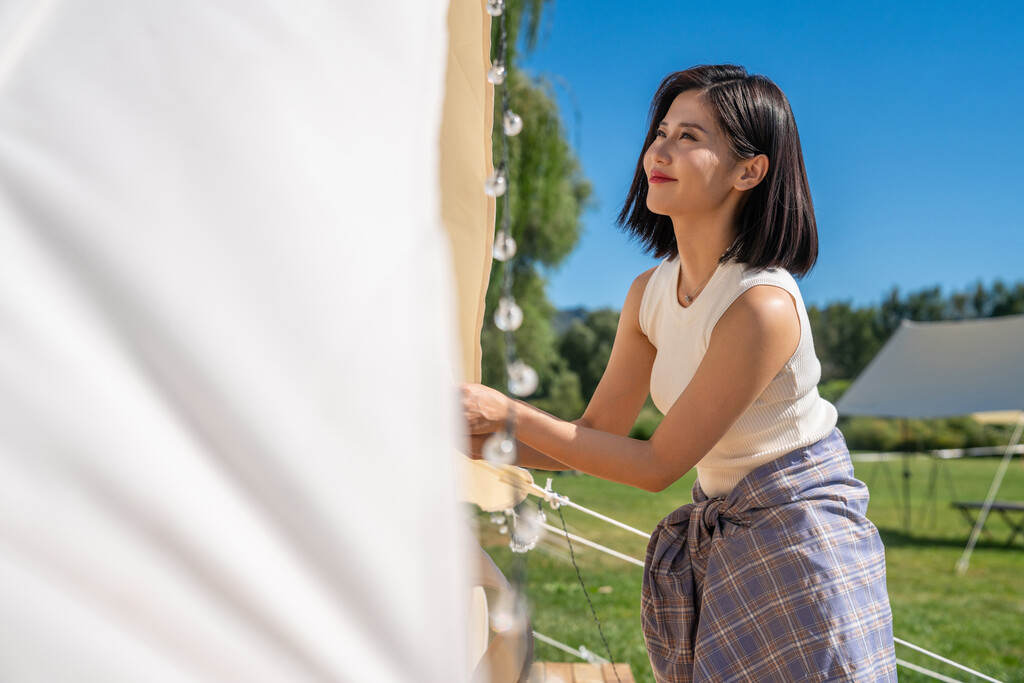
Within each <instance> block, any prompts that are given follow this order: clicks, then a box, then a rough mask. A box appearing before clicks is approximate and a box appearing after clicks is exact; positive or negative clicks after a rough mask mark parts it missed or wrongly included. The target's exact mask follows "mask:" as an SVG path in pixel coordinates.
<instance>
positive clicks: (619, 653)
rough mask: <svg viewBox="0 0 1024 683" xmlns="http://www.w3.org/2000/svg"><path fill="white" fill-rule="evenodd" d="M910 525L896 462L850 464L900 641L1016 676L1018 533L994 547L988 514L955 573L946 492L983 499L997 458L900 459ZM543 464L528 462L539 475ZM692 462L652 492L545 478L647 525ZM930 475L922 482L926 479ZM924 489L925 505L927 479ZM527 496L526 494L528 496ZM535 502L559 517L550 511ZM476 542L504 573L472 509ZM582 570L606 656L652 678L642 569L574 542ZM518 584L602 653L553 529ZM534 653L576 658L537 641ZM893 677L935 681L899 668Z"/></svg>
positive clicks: (1023, 614) (538, 615)
mask: <svg viewBox="0 0 1024 683" xmlns="http://www.w3.org/2000/svg"><path fill="white" fill-rule="evenodd" d="M907 465H908V467H909V472H910V477H909V484H910V502H911V516H910V528H909V530H906V529H904V508H903V507H902V506H901V503H900V498H899V496H901V495H902V490H903V483H904V481H903V479H904V478H903V462H902V461H900V460H894V461H888V462H884V463H877V462H855V463H854V470H855V473H856V476H857V478H858V479H860V480H862V481H864V482H866V483H868V484H869V486H870V490H871V502H870V504H869V506H868V517H869V518H870V519H871V521H872V522H873V523H874V524H875V526H877V527H878V529H879V531H880V533H881V536H882V540H883V542H884V543H885V548H886V553H885V556H886V568H887V585H888V589H889V600H890V603H891V605H892V612H893V630H894V632H895V635H896V637H897V638H901V639H903V640H906V641H909V642H911V643H914V644H915V645H918V646H920V647H923V648H925V649H927V650H930V651H932V652H935V653H937V654H939V655H942V656H944V657H947V658H949V659H952V660H953V661H956V662H959V663H961V664H963V665H965V666H968V667H970V668H972V669H975V670H977V671H980V672H981V673H984V674H987V675H989V676H992V677H993V678H996V679H998V680H1000V681H1004V682H1005V683H1024V539H1022V538H1021V537H1020V536H1018V537H1017V538H1016V540H1015V541H1014V542H1013V546H1012V547H1007V546H1006V545H1005V540H1006V538H1007V536H1008V535H1009V527H1008V526H1007V525H1006V524H1005V523H1004V522H1003V520H1002V519H1001V518H999V517H998V516H996V515H992V516H990V518H989V520H988V523H987V525H986V529H988V530H989V531H991V533H992V538H987V537H986V536H985V535H982V537H981V539H980V540H979V541H978V544H977V546H976V548H975V549H974V553H973V554H972V556H971V562H970V569H969V570H968V571H967V573H966V575H964V576H962V577H961V576H958V575H957V573H956V562H957V560H958V559H959V558H960V556H961V553H962V552H963V549H964V547H965V546H966V544H967V539H968V537H969V535H970V531H971V527H970V525H969V524H968V523H967V521H966V520H965V519H964V518H963V517H962V515H961V513H960V512H959V511H957V510H954V509H952V508H951V507H950V504H949V503H950V501H952V500H984V499H985V496H986V494H987V493H988V489H989V486H990V484H991V482H992V479H993V476H994V475H995V473H996V470H997V468H998V466H999V458H965V459H960V460H953V461H944V462H939V463H938V464H937V465H936V464H935V462H934V461H932V460H931V459H930V458H928V457H926V456H914V457H911V458H909V459H908V462H907ZM548 474H549V473H546V472H534V476H535V478H536V480H537V483H538V484H540V485H542V486H543V485H544V483H545V481H546V478H547V476H548ZM695 478H696V472H692V471H691V472H690V473H689V474H688V475H686V476H685V477H683V478H682V479H680V480H679V481H678V482H676V483H675V484H674V485H673V486H671V487H670V488H669V489H667V490H666V491H663V492H662V493H657V494H654V493H646V492H644V491H640V490H638V489H632V488H629V487H626V486H621V485H618V484H612V483H609V482H605V481H601V480H599V479H595V478H593V477H588V476H586V475H571V474H570V475H562V476H555V477H554V489H555V491H557V492H559V493H561V494H564V495H567V496H569V497H570V498H571V499H572V500H573V501H574V502H576V503H579V504H580V505H583V506H585V507H588V508H590V509H593V510H597V511H598V512H601V513H603V514H606V515H608V516H610V517H613V518H615V519H618V520H621V521H623V522H625V523H627V524H630V525H632V526H634V527H636V528H638V529H640V530H643V531H645V532H649V531H651V530H653V529H654V527H655V525H656V524H657V523H658V521H659V520H660V519H661V518H662V517H664V516H665V515H667V514H668V513H669V512H671V511H672V510H673V509H675V508H676V507H678V506H680V505H684V504H686V503H689V502H691V497H690V489H691V487H692V486H693V481H694V479H695ZM930 484H933V486H930ZM930 488H932V489H933V490H934V505H933V504H932V502H931V499H930V497H929V495H928V494H929V489H930ZM530 500H531V501H535V500H536V499H534V498H531V499H530ZM997 500H1009V501H1024V468H1022V467H1021V461H1020V458H1019V457H1015V458H1014V460H1013V462H1011V463H1010V466H1009V469H1008V471H1007V473H1006V477H1005V479H1004V480H1003V484H1002V487H1001V488H1000V491H999V494H998V496H997ZM544 509H545V512H546V514H547V517H548V521H549V523H550V524H552V525H554V526H556V527H558V526H560V524H561V523H560V521H559V519H558V513H557V512H555V511H553V510H551V509H550V508H548V506H547V505H546V504H545V506H544ZM563 511H564V515H565V521H566V523H567V525H568V528H569V531H571V532H574V533H577V534H579V535H581V536H584V537H585V538H589V539H591V540H593V541H596V542H598V543H601V544H603V545H606V546H609V547H611V548H614V549H616V550H618V551H620V552H623V553H626V554H628V555H631V556H633V557H636V558H637V559H640V560H643V558H644V552H645V549H646V545H647V544H646V540H645V539H644V538H640V537H639V536H635V535H633V534H630V533H628V532H626V531H623V530H620V529H618V528H616V527H614V526H611V525H608V524H605V523H604V522H601V521H599V520H597V519H594V518H592V517H589V516H587V515H584V514H582V513H580V512H578V511H575V510H572V509H563ZM478 522H479V524H478V527H479V528H478V531H479V538H480V540H481V544H482V545H483V546H484V548H485V549H487V551H488V552H489V553H490V554H491V557H493V558H494V560H495V562H496V563H497V564H498V566H499V567H501V569H502V571H504V572H505V574H506V576H511V570H512V566H513V564H512V563H513V558H514V555H513V554H512V553H511V552H510V551H509V550H508V538H507V536H502V535H500V534H499V533H498V530H497V527H494V526H493V525H491V524H490V522H489V516H488V515H484V514H480V515H479V516H478ZM574 550H575V552H576V559H577V561H578V563H579V566H580V570H581V573H582V576H583V580H584V582H585V583H586V585H587V589H588V592H589V594H590V598H591V601H592V602H593V604H594V607H595V609H596V610H597V616H598V617H599V618H600V620H601V623H602V625H603V628H604V633H605V635H606V636H607V639H608V642H609V645H610V646H611V654H612V657H613V658H614V661H616V662H628V663H629V664H630V666H631V667H632V670H633V675H634V676H635V677H636V680H637V681H648V682H653V677H652V675H651V672H650V665H649V663H648V660H647V652H646V649H645V647H644V641H643V635H642V633H641V631H640V579H641V572H642V570H641V569H640V568H639V567H635V566H633V565H630V564H627V563H625V562H623V561H621V560H618V559H616V558H612V557H609V556H607V555H604V554H602V553H599V552H598V551H596V550H592V549H589V548H585V547H581V546H579V545H574ZM526 557H527V561H526V577H527V580H526V585H527V596H528V599H529V602H530V609H531V618H532V620H533V628H534V630H536V631H538V632H540V633H543V634H545V635H547V636H550V637H552V638H555V639H556V640H559V641H561V642H563V643H566V644H568V645H570V646H571V647H578V646H579V645H585V646H586V647H587V649H589V650H592V651H594V652H597V653H598V654H601V655H602V656H604V657H607V654H605V653H604V647H603V645H602V643H601V639H600V636H599V635H598V632H597V627H596V626H595V624H594V621H593V618H592V617H591V615H590V610H589V607H588V606H587V602H586V600H585V599H584V596H583V593H582V589H581V588H580V585H579V582H578V580H577V578H576V572H575V570H574V569H573V567H572V564H571V562H570V561H569V553H568V548H567V545H566V543H565V539H564V537H556V536H554V535H553V534H550V533H549V534H548V535H547V536H546V537H545V538H544V539H543V541H542V542H541V543H540V544H539V545H538V547H537V548H535V549H534V550H533V551H531V552H530V553H528V554H527V556H526ZM896 656H897V658H899V659H901V660H904V661H908V662H911V663H914V664H917V665H920V666H924V667H926V668H928V669H931V670H933V671H937V672H938V673H941V674H943V675H946V676H949V677H951V678H953V679H955V680H959V681H980V680H982V679H979V678H976V677H974V676H971V675H970V674H967V673H966V672H962V671H960V670H959V669H956V668H955V667H952V666H949V665H947V664H943V663H942V662H939V661H937V660H934V659H932V658H930V657H928V656H926V655H923V654H921V653H918V652H916V651H914V650H912V649H910V648H908V647H905V646H903V645H900V644H897V645H896ZM535 659H536V660H537V661H552V662H554V661H579V660H578V659H575V658H574V657H573V656H572V655H568V654H565V653H563V652H561V651H560V650H557V649H555V648H553V647H550V646H548V645H545V644H543V643H540V642H537V644H536V656H535ZM899 678H900V681H903V682H909V683H914V682H917V681H921V682H925V681H932V680H934V679H932V678H930V677H928V676H925V675H923V674H920V673H917V672H914V671H911V670H910V669H907V668H906V667H902V666H901V667H899Z"/></svg>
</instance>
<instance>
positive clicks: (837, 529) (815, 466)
mask: <svg viewBox="0 0 1024 683" xmlns="http://www.w3.org/2000/svg"><path fill="white" fill-rule="evenodd" d="M692 493H693V501H694V502H692V503H690V504H687V505H684V506H682V507H680V508H678V509H677V510H675V511H673V512H672V513H671V514H669V515H668V516H667V517H665V518H664V519H663V520H662V521H661V522H660V523H659V524H658V526H657V528H656V529H655V531H654V533H653V534H652V535H651V540H650V542H649V544H648V547H647V560H646V563H645V568H644V577H643V586H642V596H641V597H642V602H643V630H644V638H645V640H646V641H647V647H648V653H649V655H650V658H651V666H652V667H653V669H654V673H655V677H656V679H657V680H658V681H659V683H679V682H686V683H691V682H698V681H699V682H703V681H708V682H710V681H716V682H719V683H720V682H723V681H749V680H758V681H779V682H780V683H782V682H786V683H790V682H792V681H829V680H842V681H872V682H874V681H890V680H891V681H895V680H896V661H895V649H894V646H893V638H892V614H891V610H890V607H889V601H888V593H887V590H886V585H885V554H884V547H883V545H882V542H881V539H880V537H879V535H878V530H877V529H876V528H875V526H874V525H873V524H872V523H871V522H870V520H868V519H867V517H865V516H864V513H865V512H866V510H867V504H868V497H869V496H868V491H867V487H866V486H865V485H864V483H863V482H861V481H859V480H857V479H856V478H854V476H853V465H852V463H851V461H850V457H849V452H848V450H847V448H846V442H845V440H844V438H843V436H842V433H841V432H840V431H839V430H838V429H836V430H834V431H833V432H832V433H831V434H830V435H829V436H828V437H827V438H825V439H823V440H821V441H819V442H817V443H815V444H812V445H811V446H807V447H805V448H801V449H797V450H795V451H792V452H790V453H787V454H785V455H783V456H781V457H779V458H777V459H775V460H773V461H771V462H769V463H766V464H764V465H762V466H760V467H758V468H757V469H755V470H753V471H752V472H750V473H749V474H748V475H747V476H746V477H744V478H743V479H742V480H741V481H740V482H739V484H737V485H736V487H735V488H734V489H733V490H732V491H731V492H730V493H729V494H728V495H727V496H724V497H723V496H718V497H714V498H708V496H707V495H706V494H705V493H704V491H703V490H702V489H701V487H700V480H699V479H698V480H697V481H696V482H694V486H693V491H692Z"/></svg>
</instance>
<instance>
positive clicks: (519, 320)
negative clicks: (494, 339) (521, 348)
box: [494, 296, 523, 332]
mask: <svg viewBox="0 0 1024 683" xmlns="http://www.w3.org/2000/svg"><path fill="white" fill-rule="evenodd" d="M522 324H523V309H521V308H520V307H519V304H517V303H516V300H515V299H513V298H512V297H510V296H503V297H501V298H500V299H498V308H497V310H495V311H494V325H495V326H496V327H497V328H498V329H499V330H501V331H502V332H515V331H516V330H518V329H519V326H520V325H522Z"/></svg>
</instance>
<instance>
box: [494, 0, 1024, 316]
mask: <svg viewBox="0 0 1024 683" xmlns="http://www.w3.org/2000/svg"><path fill="white" fill-rule="evenodd" d="M1022 35H1024V2H994V3H978V4H976V5H974V4H967V3H962V4H955V3H944V2H887V3H881V2H870V3H833V2H797V1H787V2H781V1H762V2H746V1H730V2H713V3H668V2H642V1H633V2H611V1H610V0H588V1H584V0H556V1H555V2H554V3H553V4H552V5H549V7H548V8H547V9H546V14H545V19H544V28H543V29H542V32H541V36H540V39H539V41H538V45H537V48H536V49H535V50H534V51H533V52H532V53H530V54H526V53H525V52H521V53H520V54H521V56H522V58H521V63H520V67H521V68H522V69H523V70H524V71H526V72H528V73H530V74H532V75H534V76H537V75H543V76H546V77H547V78H548V80H550V81H551V82H552V83H553V86H554V92H555V94H556V96H557V99H558V102H559V105H560V108H561V112H562V119H563V122H564V125H565V127H566V131H567V134H568V137H569V139H570V140H571V141H572V140H576V141H578V144H579V148H578V153H579V157H580V160H581V163H582V166H583V170H584V174H585V175H586V176H587V177H588V178H589V179H590V180H591V182H592V183H593V186H594V199H595V201H596V204H597V206H596V208H594V209H591V210H590V211H588V212H587V213H586V214H585V215H584V217H583V222H584V231H583V235H582V237H581V239H580V242H579V245H578V247H577V249H576V251H575V252H574V253H573V254H572V255H571V256H570V257H569V258H568V259H567V260H566V262H565V263H564V264H563V265H562V266H561V267H560V268H559V269H558V270H556V271H554V272H551V273H549V286H548V296H549V297H550V298H551V300H552V302H553V303H554V304H555V305H556V306H557V307H558V308H571V307H575V306H585V307H587V308H599V307H604V306H609V307H612V308H615V309H618V308H620V307H621V305H622V302H623V300H624V299H625V296H626V292H627V290H628V289H629V284H630V283H631V282H632V280H633V278H635V277H636V276H637V275H638V274H639V273H641V272H642V271H644V270H646V269H647V268H649V267H650V266H651V265H654V264H655V263H656V261H655V260H654V259H653V258H651V257H649V256H646V255H644V254H642V253H641V252H640V250H639V248H638V247H637V246H636V245H634V244H633V243H632V242H630V240H628V239H627V237H626V236H625V234H624V233H623V232H621V231H620V230H619V229H618V228H617V227H616V226H615V224H614V220H615V216H616V215H617V214H618V211H619V208H620V207H621V204H622V201H623V199H624V197H625V193H626V190H627V188H628V186H629V181H630V178H631V174H632V170H633V167H634V164H635V163H636V159H637V155H638V153H639V151H640V145H642V143H643V135H644V132H645V128H644V126H645V122H646V115H647V109H648V106H649V104H650V98H651V96H652V94H653V93H654V91H655V90H656V89H657V86H658V84H659V83H660V81H661V79H662V78H663V77H664V76H665V75H666V74H667V73H669V72H671V71H676V70H680V69H684V68H687V67H689V66H692V65H695V64H709V63H733V64H740V65H743V66H745V67H747V69H748V71H750V72H752V73H762V74H764V75H766V76H768V77H769V78H771V79H772V80H774V81H775V82H776V83H777V84H778V85H779V86H780V87H781V88H782V90H783V92H785V93H786V95H787V97H788V98H789V100H790V104H791V105H792V108H793V112H794V115H795V116H796V121H797V126H798V128H799V130H800V139H801V143H802V146H803V152H804V160H805V162H806V165H807V172H808V178H809V181H810V186H811V194H812V199H813V201H814V207H815V214H816V217H817V222H818V236H819V240H820V252H819V260H818V265H817V266H816V267H815V269H814V271H812V272H811V274H810V275H808V276H807V277H805V278H804V279H803V280H801V281H800V287H801V291H802V293H803V296H804V299H805V301H806V302H807V304H808V305H811V304H819V305H824V304H827V303H828V302H831V301H837V300H844V301H851V302H853V303H854V304H855V305H858V306H863V305H873V304H876V303H878V302H879V301H881V299H882V297H883V296H884V295H885V294H887V293H888V292H889V290H890V289H891V288H892V287H893V286H898V287H899V288H900V290H901V291H902V292H909V291H916V290H919V289H922V288H925V287H931V286H935V285H939V286H941V287H942V291H943V293H944V294H948V293H949V292H951V291H955V290H961V289H964V288H965V287H968V286H971V285H973V284H974V283H976V282H978V281H981V282H983V283H984V284H985V285H986V286H990V285H991V284H992V283H993V282H994V281H995V280H996V279H999V278H1001V279H1003V280H1004V281H1007V282H1017V281H1019V280H1021V279H1024V201H1022V200H1024V189H1022V187H1021V184H1022V182H1024V39H1022ZM574 101H575V105H574ZM512 108H513V109H515V103H514V102H513V103H512ZM577 111H578V118H577V116H576V114H575V113H574V112H577ZM526 125H529V122H528V121H527V122H526Z"/></svg>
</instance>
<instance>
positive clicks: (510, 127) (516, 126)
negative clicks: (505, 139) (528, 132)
mask: <svg viewBox="0 0 1024 683" xmlns="http://www.w3.org/2000/svg"><path fill="white" fill-rule="evenodd" d="M502 124H503V126H504V128H505V135H513V136H514V135H519V133H521V132H522V130H523V117H521V116H520V115H519V114H517V113H515V112H514V111H507V112H505V116H504V117H502Z"/></svg>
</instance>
